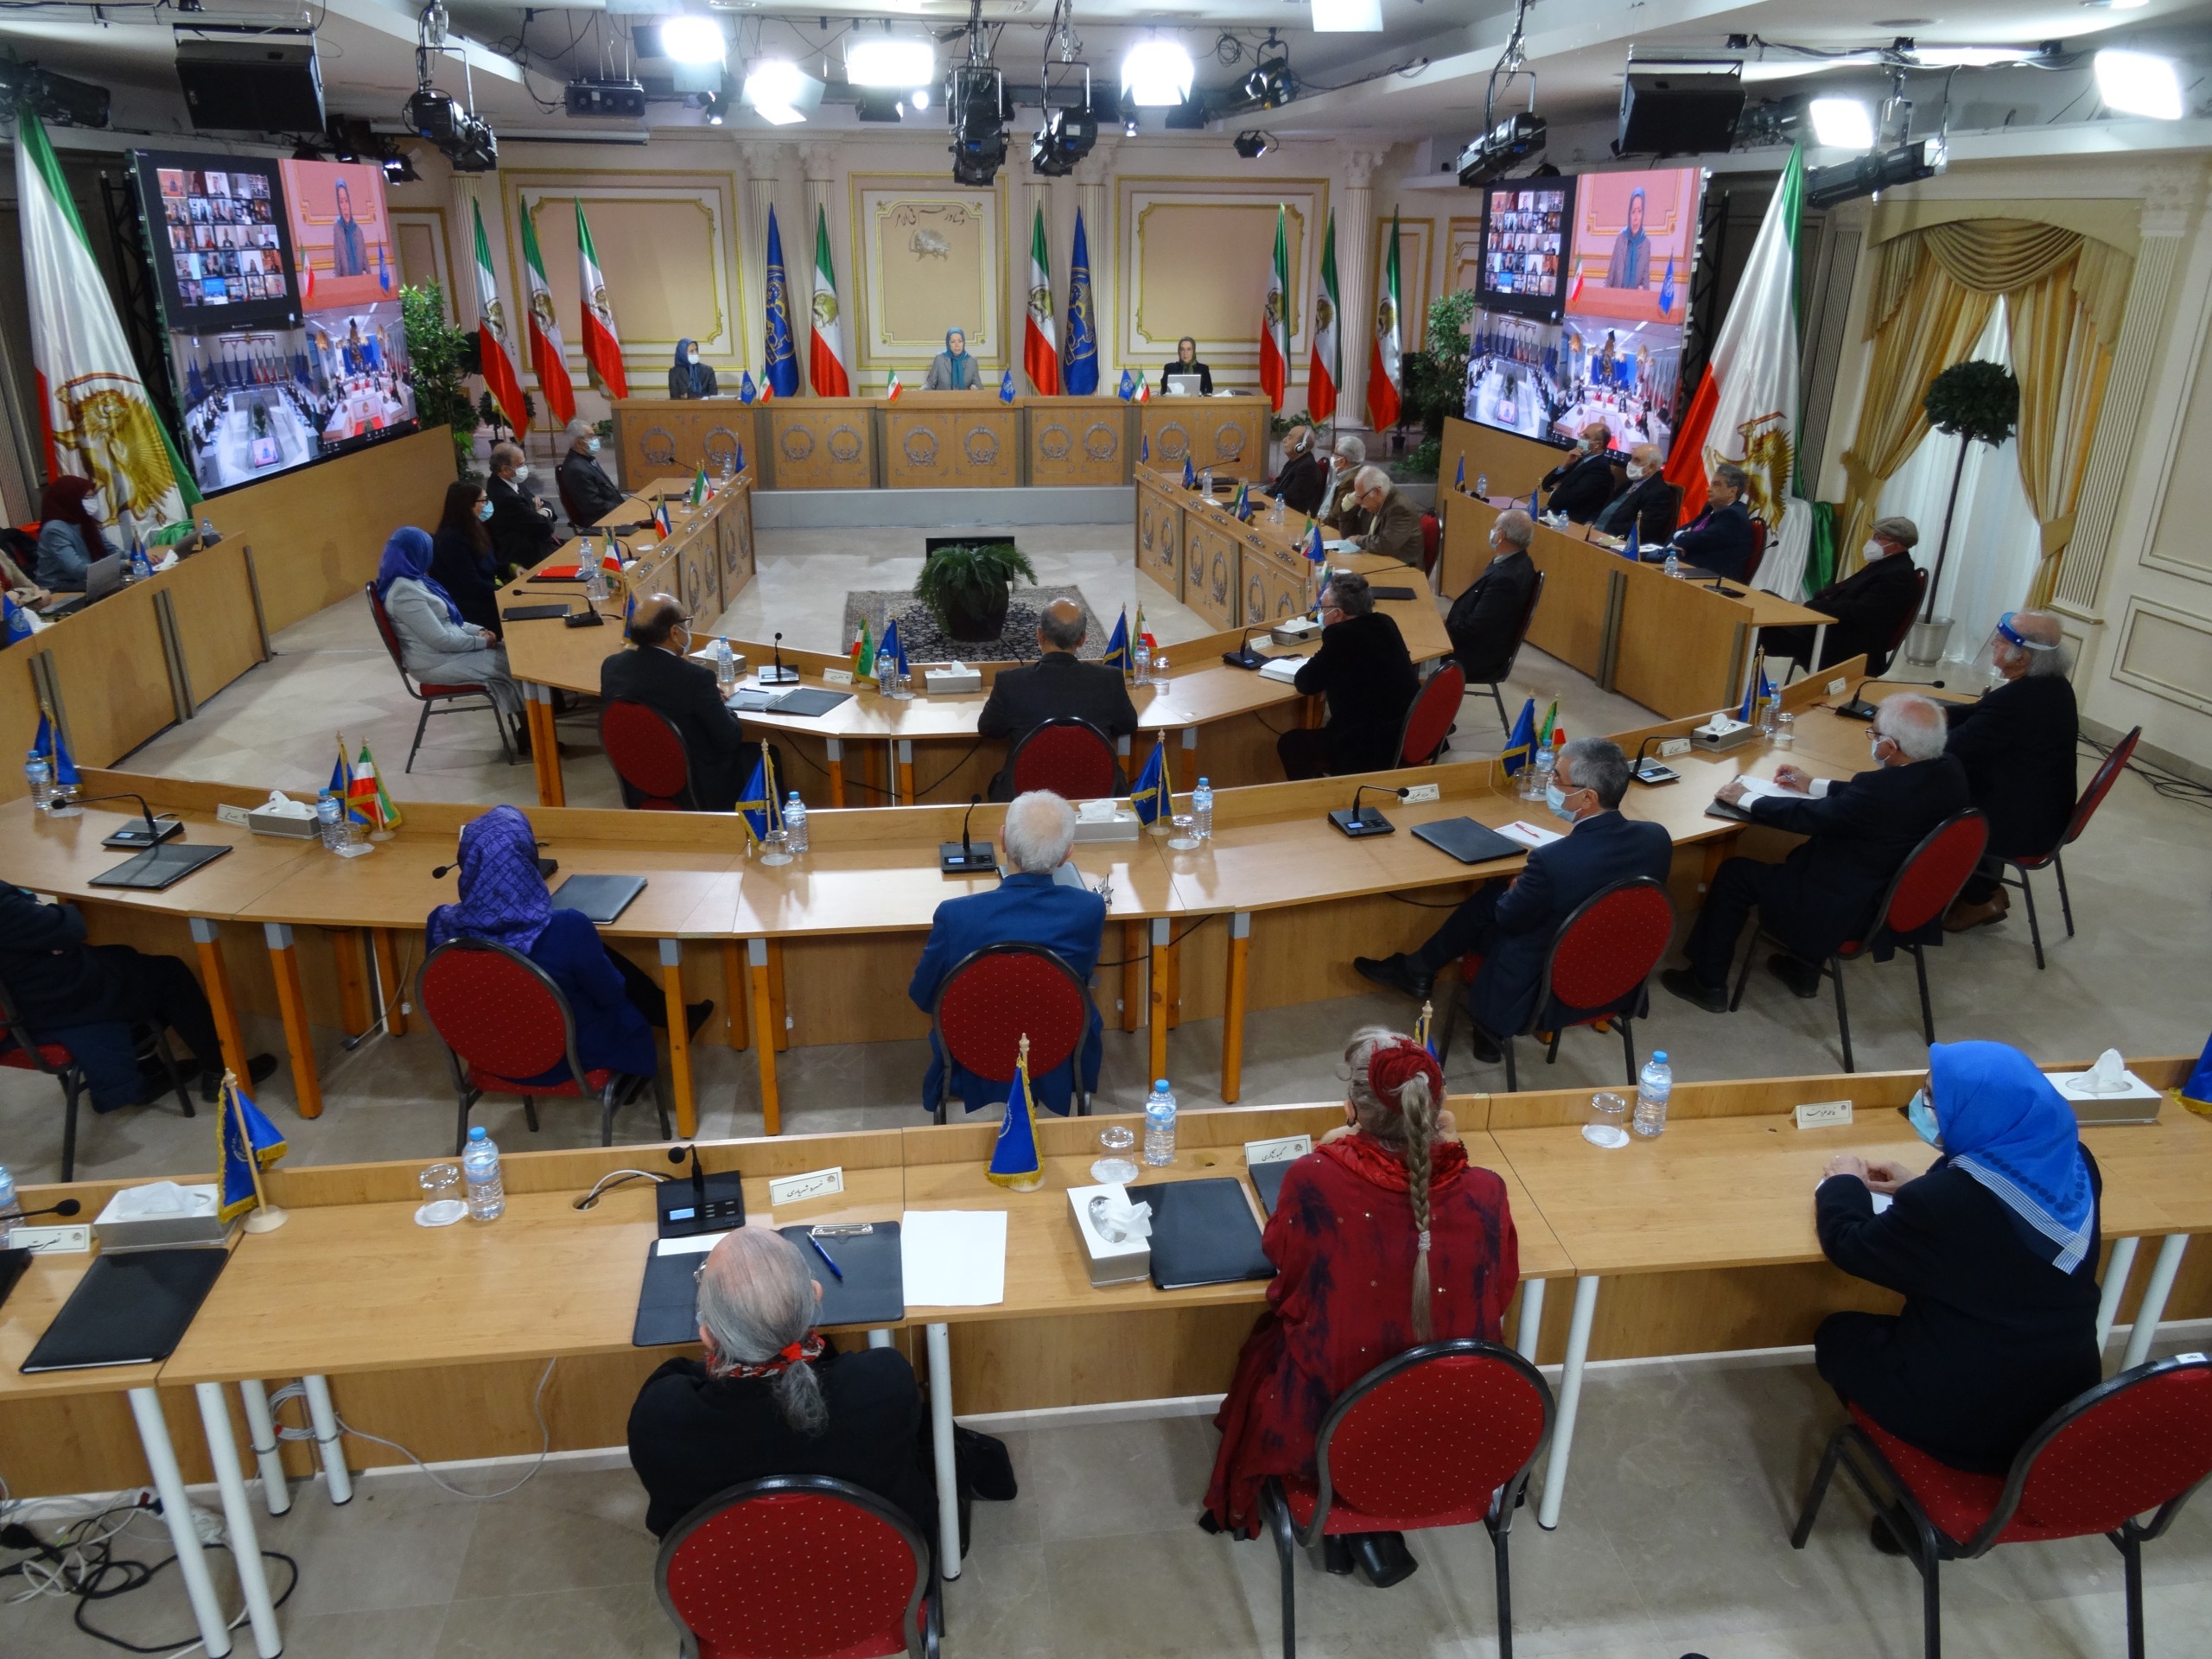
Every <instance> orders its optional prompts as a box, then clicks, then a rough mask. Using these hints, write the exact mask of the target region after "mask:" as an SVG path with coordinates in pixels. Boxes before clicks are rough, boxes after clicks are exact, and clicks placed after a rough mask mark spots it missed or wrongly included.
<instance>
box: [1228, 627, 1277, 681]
mask: <svg viewBox="0 0 2212 1659" xmlns="http://www.w3.org/2000/svg"><path fill="white" fill-rule="evenodd" d="M1273 626H1274V624H1273V623H1271V622H1255V623H1254V624H1253V625H1252V626H1250V627H1249V628H1247V629H1245V630H1244V632H1243V638H1241V639H1238V640H1237V642H1236V650H1234V651H1224V652H1222V653H1221V660H1222V661H1223V662H1224V663H1227V664H1229V665H1230V667H1231V668H1247V669H1250V670H1252V671H1254V672H1255V673H1256V672H1257V671H1259V670H1261V669H1263V668H1265V667H1266V666H1267V665H1268V659H1267V658H1264V657H1262V656H1261V655H1260V653H1259V652H1256V651H1255V650H1253V649H1252V636H1253V635H1254V634H1255V633H1257V632H1259V631H1260V630H1261V629H1262V628H1267V627H1273Z"/></svg>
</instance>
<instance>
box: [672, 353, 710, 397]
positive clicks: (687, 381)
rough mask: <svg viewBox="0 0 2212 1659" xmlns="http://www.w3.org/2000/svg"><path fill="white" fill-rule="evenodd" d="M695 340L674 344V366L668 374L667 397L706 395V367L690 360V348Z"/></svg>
mask: <svg viewBox="0 0 2212 1659" xmlns="http://www.w3.org/2000/svg"><path fill="white" fill-rule="evenodd" d="M698 343H699V342H698V341H697V340H677V342H676V366H675V367H674V368H672V369H671V370H670V371H669V372H668V395H669V396H670V397H705V396H706V395H707V365H705V364H703V363H694V362H693V361H692V360H691V348H692V347H693V346H696V345H697V344H698Z"/></svg>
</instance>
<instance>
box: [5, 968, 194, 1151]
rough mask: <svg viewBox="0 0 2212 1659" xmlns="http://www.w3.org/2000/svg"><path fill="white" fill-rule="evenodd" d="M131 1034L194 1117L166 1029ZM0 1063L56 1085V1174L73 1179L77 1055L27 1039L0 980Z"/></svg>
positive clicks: (81, 1084)
mask: <svg viewBox="0 0 2212 1659" xmlns="http://www.w3.org/2000/svg"><path fill="white" fill-rule="evenodd" d="M131 1036H132V1038H133V1039H135V1044H136V1046H137V1052H138V1058H141V1059H147V1058H155V1057H158V1058H160V1060H161V1063H162V1067H163V1069H165V1070H166V1071H168V1074H169V1087H171V1088H172V1089H174V1090H176V1100H177V1104H178V1105H180V1106H181V1107H183V1108H184V1115H185V1116H187V1117H197V1116H199V1114H198V1113H197V1112H195V1111H194V1110H193V1108H192V1094H191V1091H190V1090H188V1089H186V1087H185V1086H184V1079H183V1078H182V1077H180V1076H178V1075H177V1069H176V1060H175V1057H174V1056H173V1055H172V1054H171V1053H170V1052H169V1036H168V1032H166V1031H157V1030H153V1029H151V1028H149V1027H144V1026H135V1027H132V1028H131ZM0 1066H6V1067H9V1068H10V1069H11V1070H13V1071H43V1072H45V1073H46V1075H47V1076H48V1077H52V1078H53V1079H54V1081H55V1082H56V1083H58V1084H60V1085H61V1179H63V1180H65V1181H71V1180H74V1179H76V1177H77V1103H78V1102H79V1101H80V1100H82V1099H83V1098H84V1096H85V1088H86V1083H85V1068H84V1067H83V1066H82V1065H79V1063H78V1060H77V1057H76V1056H75V1055H74V1054H72V1053H71V1052H69V1049H68V1046H67V1045H66V1044H62V1043H41V1042H34V1041H32V1040H31V1034H30V1032H29V1028H28V1027H25V1025H24V1024H23V1020H22V1015H21V1014H17V1013H16V998H15V995H14V993H12V992H11V991H10V990H9V989H8V988H7V987H6V986H4V985H0Z"/></svg>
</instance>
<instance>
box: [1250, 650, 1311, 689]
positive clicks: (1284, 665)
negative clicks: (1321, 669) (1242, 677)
mask: <svg viewBox="0 0 2212 1659" xmlns="http://www.w3.org/2000/svg"><path fill="white" fill-rule="evenodd" d="M1305 666H1306V659H1305V658H1303V657H1270V658H1268V665H1267V666H1266V667H1265V668H1263V669H1262V670H1261V671H1260V677H1261V678H1262V679H1263V680H1281V682H1283V683H1284V684H1286V685H1287V684H1289V683H1291V682H1292V681H1294V680H1295V679H1296V678H1297V677H1298V671H1299V670H1300V669H1301V668H1303V667H1305Z"/></svg>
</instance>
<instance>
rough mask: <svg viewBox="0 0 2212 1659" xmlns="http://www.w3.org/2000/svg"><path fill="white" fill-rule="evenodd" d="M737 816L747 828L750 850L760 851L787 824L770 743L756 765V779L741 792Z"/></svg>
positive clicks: (746, 781) (754, 764) (763, 743)
mask: <svg viewBox="0 0 2212 1659" xmlns="http://www.w3.org/2000/svg"><path fill="white" fill-rule="evenodd" d="M737 816H738V817H739V818H740V819H741V820H742V821H743V823H744V824H745V841H746V845H747V847H748V848H752V847H758V846H759V845H760V843H761V842H763V841H766V839H767V838H768V831H769V830H771V829H774V828H775V827H776V826H777V825H779V824H780V823H782V822H783V821H784V806H783V798H782V797H781V796H779V795H778V794H777V792H776V768H775V766H774V765H773V764H772V763H771V761H770V760H769V759H768V745H767V744H766V741H763V742H762V743H761V745H760V759H759V760H755V761H754V762H753V775H752V776H751V777H750V778H747V779H746V780H745V787H744V788H743V789H741V790H740V791H738V796H737Z"/></svg>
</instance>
